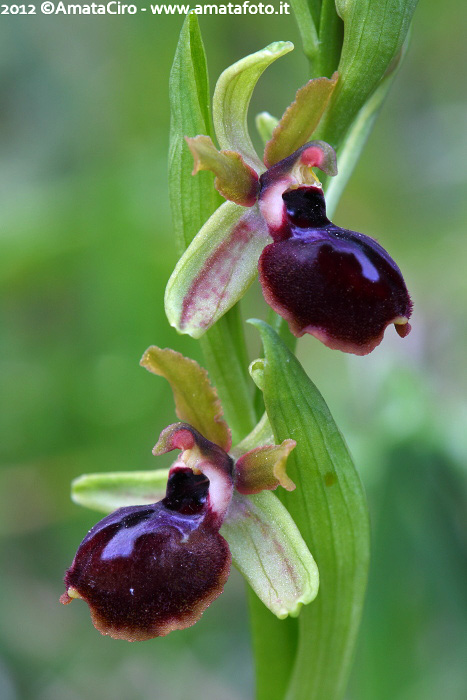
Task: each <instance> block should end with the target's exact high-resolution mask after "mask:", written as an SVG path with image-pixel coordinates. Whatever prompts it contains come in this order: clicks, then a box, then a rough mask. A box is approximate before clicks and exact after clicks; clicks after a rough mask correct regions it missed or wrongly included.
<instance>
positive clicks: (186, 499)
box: [61, 467, 231, 641]
mask: <svg viewBox="0 0 467 700" xmlns="http://www.w3.org/2000/svg"><path fill="white" fill-rule="evenodd" d="M208 491H209V480H208V479H207V478H206V477H205V476H204V475H202V474H201V475H196V474H194V473H193V472H192V470H191V469H188V468H183V467H177V468H175V469H172V470H171V473H170V477H169V481H168V485H167V495H166V497H165V498H164V499H163V500H162V501H160V502H159V503H156V504H154V505H151V506H130V507H127V508H120V509H119V510H117V511H115V512H114V513H112V514H111V515H108V516H107V517H106V518H104V519H103V520H101V521H100V522H99V523H97V525H95V526H94V527H93V528H92V529H91V530H90V531H89V533H88V534H87V536H86V537H85V538H84V540H83V541H82V543H81V545H80V547H79V549H78V552H77V553H76V556H75V558H74V561H73V564H72V565H71V567H70V569H68V571H67V573H66V575H65V585H66V593H64V594H63V595H62V597H61V601H62V603H69V602H71V600H72V599H73V598H83V599H84V600H85V601H86V602H87V603H88V605H89V607H90V610H91V617H92V620H93V623H94V625H95V627H96V628H97V629H98V630H99V631H100V632H102V634H108V635H110V636H112V637H114V638H116V639H126V640H128V641H137V640H145V639H151V638H153V637H158V636H163V635H165V634H168V633H169V632H171V631H172V630H175V629H183V628H185V627H189V626H190V625H193V624H194V623H195V622H196V621H197V620H198V619H199V618H200V616H201V614H202V613H203V612H204V610H205V609H206V608H207V607H208V606H209V605H210V604H211V603H212V601H213V600H214V599H215V598H217V597H218V596H219V595H220V593H221V592H222V589H223V587H224V584H225V582H226V580H227V577H228V575H229V570H230V562H231V557H230V551H229V547H228V545H227V542H226V541H225V540H224V538H223V537H222V536H221V535H220V534H219V524H216V522H217V521H216V519H215V518H213V516H212V513H211V512H210V510H209V508H208V506H207V501H208Z"/></svg>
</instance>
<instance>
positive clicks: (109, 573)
mask: <svg viewBox="0 0 467 700" xmlns="http://www.w3.org/2000/svg"><path fill="white" fill-rule="evenodd" d="M141 364H142V366H143V367H145V368H146V369H148V370H149V371H150V372H152V373H154V374H157V375H160V376H163V377H165V378H166V379H167V380H168V381H169V382H170V384H171V387H172V390H173V393H174V398H175V404H176V412H177V415H178V417H179V418H180V420H181V422H179V423H174V424H172V425H169V426H168V427H167V428H165V429H164V430H163V431H162V433H161V435H160V438H159V440H158V442H157V444H156V446H155V447H154V450H153V453H154V455H162V454H164V453H166V452H170V451H172V450H180V454H179V456H178V457H177V458H176V460H175V461H174V463H173V464H172V466H171V467H170V469H169V471H168V472H167V470H157V471H155V472H149V473H142V474H141V473H137V472H136V473H133V474H131V473H130V474H128V473H120V474H118V473H116V474H101V475H87V476H83V477H81V478H80V479H78V480H77V481H75V483H74V487H73V497H74V499H75V500H76V501H77V502H79V503H81V504H83V505H88V506H91V507H94V508H96V507H97V509H100V510H102V509H103V510H105V511H108V510H112V509H113V508H115V507H117V506H120V507H119V508H118V509H117V510H115V512H113V513H111V514H110V515H108V516H107V517H105V518H104V519H103V520H101V521H100V522H99V523H97V524H96V525H95V526H94V527H93V528H91V530H90V531H89V533H88V534H87V535H86V537H85V538H84V540H83V541H82V543H81V544H80V546H79V548H78V551H77V553H76V556H75V558H74V560H73V563H72V565H71V567H70V568H69V569H68V571H67V572H66V575H65V587H66V592H65V593H64V594H63V595H62V597H61V602H62V603H64V604H67V603H70V602H71V601H72V600H73V599H74V598H82V599H84V600H85V601H86V602H87V603H88V605H89V607H90V610H91V617H92V621H93V624H94V625H95V627H96V628H97V629H98V630H99V631H100V632H102V634H107V635H110V636H111V637H114V638H117V639H126V640H128V641H137V640H138V641H139V640H145V639H151V638H153V637H157V636H163V635H166V634H168V633H169V632H171V631H172V630H176V629H183V628H185V627H189V626H190V625H193V624H194V623H195V622H196V621H197V620H198V619H199V618H200V616H201V615H202V613H203V612H204V610H205V609H206V608H207V607H208V606H209V605H210V604H211V603H212V602H213V600H215V599H216V598H217V597H218V596H219V595H220V593H221V592H222V590H223V587H224V584H225V582H226V580H227V578H228V575H229V571H230V563H231V559H233V561H234V563H235V564H236V566H237V567H238V568H239V570H240V571H241V572H242V573H243V574H244V576H245V578H246V579H247V581H248V582H249V583H250V585H251V586H252V588H253V590H255V592H256V593H257V595H258V596H259V597H260V599H261V600H262V601H263V602H264V603H265V605H267V606H268V608H269V609H270V610H271V611H272V612H273V613H274V614H275V615H277V617H279V618H281V619H282V618H284V617H287V616H288V615H291V616H296V615H298V613H299V610H300V608H301V606H302V605H303V604H306V603H309V602H311V601H312V600H313V599H314V598H315V597H316V595H317V592H318V570H317V567H316V564H315V562H314V560H313V557H312V556H311V554H310V552H309V551H308V549H307V547H306V545H305V542H304V541H303V539H302V537H301V535H300V533H299V531H298V529H297V527H296V526H295V524H294V522H293V520H292V518H291V517H290V515H289V514H288V512H287V510H286V509H285V507H284V506H283V505H282V504H281V503H280V501H279V500H278V499H277V498H276V497H275V496H274V495H273V494H272V493H270V491H271V490H273V489H275V488H276V487H277V486H279V485H280V486H282V487H284V488H285V489H287V490H293V489H294V488H295V485H294V484H293V483H292V481H291V480H290V479H289V478H288V476H287V474H286V468H285V467H286V461H287V456H288V454H289V453H290V451H291V450H293V449H294V447H295V445H296V443H295V441H294V440H290V439H286V440H284V441H283V442H282V444H280V445H274V444H269V443H271V442H272V440H273V438H272V434H271V428H270V426H269V423H268V421H267V419H266V417H264V418H263V419H262V421H260V423H259V424H258V426H257V427H256V429H255V430H254V431H253V433H252V434H250V435H249V436H248V437H246V438H245V439H244V440H243V441H242V443H240V444H239V445H238V446H237V447H235V448H233V449H232V445H231V443H232V440H231V433H230V430H229V428H228V426H227V424H226V422H225V421H224V419H223V418H222V408H221V405H220V402H219V400H218V398H217V393H216V391H215V389H214V388H213V387H212V386H211V384H210V383H209V380H208V377H207V373H206V372H205V370H203V369H202V368H201V367H200V366H199V365H198V364H197V363H196V362H194V361H193V360H190V359H187V358H185V357H183V356H182V355H180V354H179V353H177V352H174V351H173V350H168V349H165V350H161V349H160V348H157V347H154V346H153V347H151V348H149V349H148V350H147V351H146V352H145V353H144V355H143V358H142V360H141ZM164 489H165V495H164ZM154 501H156V502H154ZM127 504H128V505H127ZM135 504H136V505H135Z"/></svg>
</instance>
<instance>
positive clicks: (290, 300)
mask: <svg viewBox="0 0 467 700" xmlns="http://www.w3.org/2000/svg"><path fill="white" fill-rule="evenodd" d="M282 200H283V202H284V214H283V218H282V225H281V226H280V227H279V228H278V229H277V230H274V231H271V235H272V236H273V238H274V242H273V243H272V244H270V245H268V246H267V247H266V248H265V249H264V251H263V253H262V255H261V258H260V261H259V273H260V281H261V285H262V288H263V294H264V297H265V299H266V301H267V302H268V304H269V305H270V306H272V308H273V309H274V310H275V311H277V313H279V314H280V315H281V316H283V318H285V319H286V320H287V321H288V322H289V324H290V328H291V330H292V332H293V333H294V334H295V335H296V336H301V335H303V334H304V333H310V334H312V335H314V336H316V337H317V338H319V340H321V341H322V342H323V343H324V344H325V345H327V346H328V347H330V348H335V349H339V350H343V351H344V352H351V353H355V354H357V355H366V354H367V353H369V352H371V351H372V350H373V349H374V348H375V347H376V346H377V345H378V344H379V343H380V342H381V340H382V338H383V335H384V331H385V329H386V327H387V326H388V325H389V324H391V323H394V324H395V326H396V330H397V332H398V333H399V335H401V336H402V337H403V336H405V335H407V334H408V332H409V331H410V325H409V324H408V323H407V321H408V319H409V318H410V315H411V311H412V302H411V300H410V297H409V294H408V292H407V288H406V286H405V283H404V280H403V277H402V274H401V272H400V270H399V268H398V267H397V265H396V263H395V262H394V261H393V260H392V258H391V257H390V256H389V255H388V253H387V252H386V251H385V250H384V248H382V246H380V245H379V243H377V242H376V241H375V240H374V239H372V238H370V237H369V236H365V235H363V234H362V233H357V232H356V231H349V230H347V229H342V228H340V227H339V226H335V225H334V224H333V223H332V222H330V221H329V219H328V218H327V216H326V205H325V201H324V196H323V193H322V191H321V189H319V188H317V187H312V186H303V187H298V188H296V189H290V190H288V191H286V192H284V194H283V195H282Z"/></svg>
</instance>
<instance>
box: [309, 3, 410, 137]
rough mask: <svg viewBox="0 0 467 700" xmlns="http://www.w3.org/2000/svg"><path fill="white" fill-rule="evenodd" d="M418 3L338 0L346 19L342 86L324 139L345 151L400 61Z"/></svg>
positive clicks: (322, 134) (327, 119)
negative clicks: (349, 132) (372, 99)
mask: <svg viewBox="0 0 467 700" xmlns="http://www.w3.org/2000/svg"><path fill="white" fill-rule="evenodd" d="M416 5H417V0H379V1H378V2H374V0H337V2H336V7H337V11H338V13H339V15H340V16H341V18H342V19H343V20H344V43H343V46H342V53H341V59H340V62H339V67H338V71H339V82H338V84H337V86H336V89H335V90H334V94H333V96H332V98H331V101H330V104H329V107H328V110H327V112H326V115H325V117H324V118H323V121H322V122H321V125H320V128H319V138H322V139H323V140H324V141H328V142H329V143H331V145H333V146H334V147H337V148H338V147H339V146H340V145H341V143H342V141H343V139H344V136H345V134H346V132H347V130H348V129H349V127H350V125H351V124H352V123H353V121H354V120H355V119H356V117H357V114H358V113H359V111H360V110H361V108H362V107H363V105H364V104H365V103H366V101H367V100H368V98H369V97H370V95H371V94H372V93H373V92H374V90H375V89H376V88H377V86H378V84H379V83H380V81H381V80H382V78H383V77H384V75H385V74H386V72H387V71H388V70H391V64H392V63H393V61H394V60H397V56H398V53H399V51H400V50H401V48H402V45H403V43H404V40H405V37H406V35H407V32H408V30H409V26H410V21H411V19H412V15H413V13H414V11H415V7H416Z"/></svg>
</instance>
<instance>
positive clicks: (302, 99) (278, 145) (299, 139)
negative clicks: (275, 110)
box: [264, 73, 338, 168]
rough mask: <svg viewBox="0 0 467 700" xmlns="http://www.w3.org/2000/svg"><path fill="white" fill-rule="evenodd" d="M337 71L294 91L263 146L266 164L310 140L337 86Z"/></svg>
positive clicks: (276, 161) (275, 161) (273, 162)
mask: <svg viewBox="0 0 467 700" xmlns="http://www.w3.org/2000/svg"><path fill="white" fill-rule="evenodd" d="M337 79H338V75H337V73H335V74H334V75H333V76H332V78H331V79H330V80H329V79H328V78H315V79H314V80H309V81H308V83H307V84H306V85H304V86H303V87H302V88H300V90H298V91H297V94H296V96H295V100H294V101H293V102H292V104H291V105H290V106H289V107H287V109H286V110H285V112H284V114H283V116H282V117H281V119H280V121H279V123H278V125H277V126H276V128H275V129H274V132H273V134H272V137H271V140H270V141H268V143H267V144H266V147H265V149H264V162H265V164H266V166H267V167H268V168H269V167H271V165H274V164H275V163H278V162H279V161H280V160H282V159H283V158H286V157H287V156H289V155H290V154H291V153H293V152H294V151H296V150H297V149H298V148H300V147H301V146H303V145H304V144H305V143H306V142H307V141H309V140H310V137H311V135H312V134H313V132H314V130H315V129H316V127H317V126H318V124H319V121H320V119H321V117H322V116H323V113H324V110H325V109H326V106H327V104H328V102H329V99H330V97H331V95H332V93H333V90H334V88H335V87H336V83H337Z"/></svg>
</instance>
